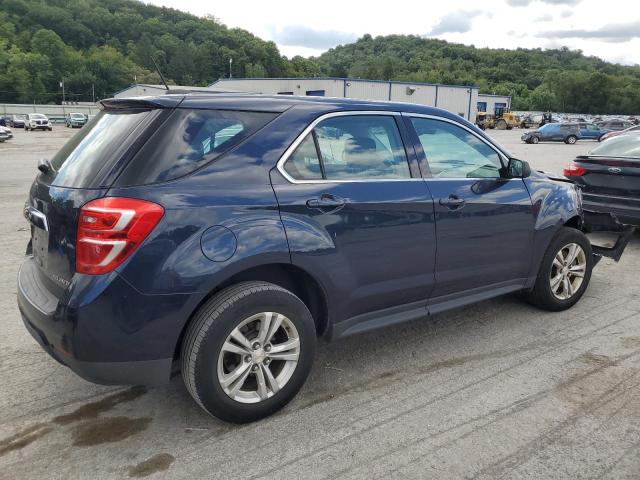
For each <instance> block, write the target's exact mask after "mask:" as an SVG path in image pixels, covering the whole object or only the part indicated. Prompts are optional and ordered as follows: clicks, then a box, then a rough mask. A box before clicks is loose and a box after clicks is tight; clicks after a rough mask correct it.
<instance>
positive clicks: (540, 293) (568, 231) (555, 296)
mask: <svg viewBox="0 0 640 480" xmlns="http://www.w3.org/2000/svg"><path fill="white" fill-rule="evenodd" d="M593 266H594V259H593V251H592V249H591V242H590V241H589V239H588V238H587V237H586V235H585V234H584V233H582V232H581V231H579V230H576V229H574V228H569V227H562V228H561V229H560V230H559V231H558V233H557V234H556V236H555V237H554V239H553V240H552V241H551V243H550V244H549V247H548V248H547V251H546V253H545V254H544V257H543V258H542V263H541V265H540V269H539V271H538V278H537V279H536V283H535V286H534V287H533V290H531V291H530V292H527V293H526V294H525V297H526V299H527V300H528V301H529V302H530V303H531V304H533V305H535V306H537V307H540V308H542V309H544V310H550V311H553V312H557V311H561V310H566V309H568V308H571V307H572V306H574V305H575V304H576V303H577V302H578V300H580V298H581V297H582V295H583V294H584V292H585V291H586V290H587V287H588V286H589V281H590V280H591V271H592V269H593Z"/></svg>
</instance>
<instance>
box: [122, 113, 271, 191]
mask: <svg viewBox="0 0 640 480" xmlns="http://www.w3.org/2000/svg"><path fill="white" fill-rule="evenodd" d="M275 116H276V114H274V113H257V112H238V111H225V110H190V109H178V110H176V111H175V112H174V113H173V114H172V115H171V117H170V118H169V119H168V120H167V121H166V122H165V123H164V124H163V125H162V127H161V128H159V129H158V130H157V131H156V132H155V133H154V134H153V135H152V136H151V138H150V139H149V140H148V141H147V142H146V143H145V145H144V147H142V149H141V150H140V151H139V152H138V154H137V155H136V156H135V158H134V159H133V160H132V161H131V163H130V164H129V165H128V166H127V168H126V169H125V171H124V172H123V174H122V175H121V177H120V178H119V179H118V182H117V183H118V184H119V185H138V184H146V183H155V182H165V181H168V180H172V179H174V178H178V177H181V176H183V175H186V174H188V173H190V172H193V171H194V170H196V169H197V168H199V167H201V166H202V165H204V164H206V163H208V162H210V161H212V160H215V159H216V158H218V157H219V156H220V155H222V154H223V153H225V152H227V151H228V150H229V149H231V148H233V147H234V146H236V145H238V144H239V143H240V142H242V141H243V140H245V139H246V138H247V137H248V136H249V135H251V134H252V133H254V132H255V131H256V130H258V129H259V128H260V127H262V126H264V125H265V124H266V123H267V122H269V121H270V120H271V119H273V118H274V117H275Z"/></svg>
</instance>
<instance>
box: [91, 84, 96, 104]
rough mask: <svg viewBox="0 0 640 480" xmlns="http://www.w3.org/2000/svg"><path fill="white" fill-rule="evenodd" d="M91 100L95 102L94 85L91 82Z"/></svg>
mask: <svg viewBox="0 0 640 480" xmlns="http://www.w3.org/2000/svg"><path fill="white" fill-rule="evenodd" d="M91 100H92V101H93V103H96V86H95V84H93V83H92V84H91Z"/></svg>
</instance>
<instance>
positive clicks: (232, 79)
mask: <svg viewBox="0 0 640 480" xmlns="http://www.w3.org/2000/svg"><path fill="white" fill-rule="evenodd" d="M234 80H245V81H250V80H293V81H295V80H298V81H305V80H334V81H340V82H366V83H386V84H389V83H391V84H398V85H424V86H428V87H453V88H466V89H469V88H471V89H474V90H478V87H477V86H475V85H447V84H446V83H426V82H406V81H404V80H370V79H366V78H351V77H275V78H267V77H250V78H246V77H243V78H240V77H237V78H219V79H218V80H216V81H215V82H213V83H212V84H210V85H209V87H212V86H214V85H215V84H217V83H220V82H229V81H231V82H233V81H234Z"/></svg>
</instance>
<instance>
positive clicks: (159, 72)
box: [149, 55, 169, 91]
mask: <svg viewBox="0 0 640 480" xmlns="http://www.w3.org/2000/svg"><path fill="white" fill-rule="evenodd" d="M149 56H150V57H151V61H152V62H153V65H154V66H155V67H156V72H158V75H160V80H162V83H164V86H165V88H166V89H167V91H169V85H167V81H166V80H165V79H164V76H163V75H162V72H161V71H160V67H158V64H157V63H156V59H155V58H153V55H149Z"/></svg>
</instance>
